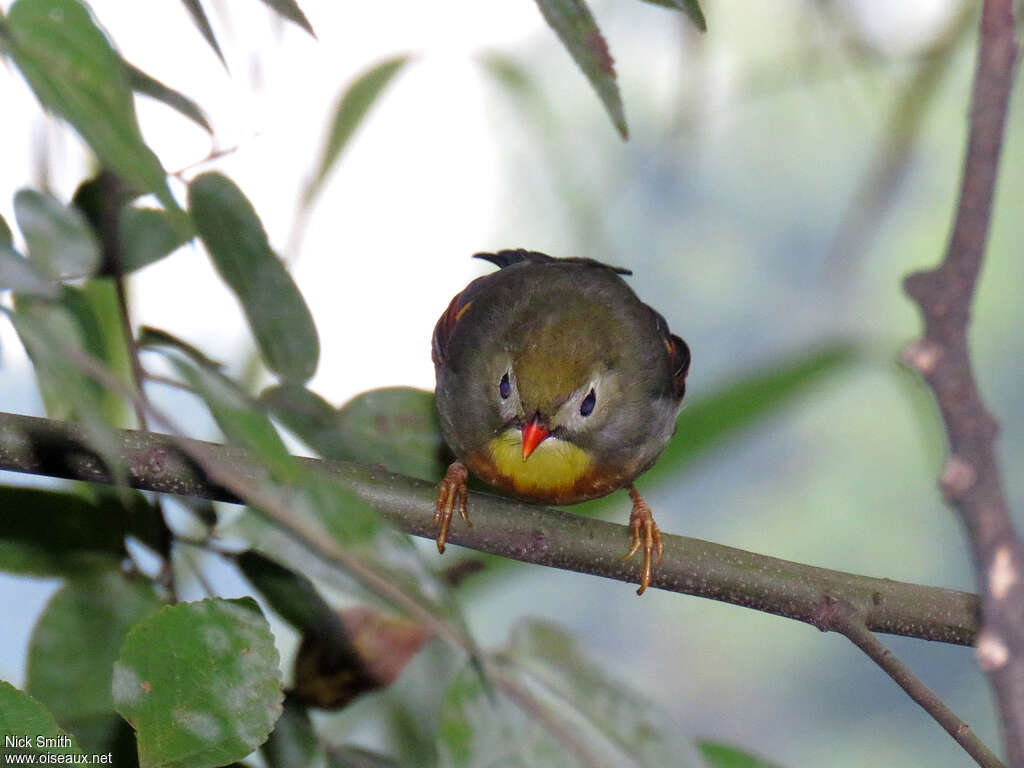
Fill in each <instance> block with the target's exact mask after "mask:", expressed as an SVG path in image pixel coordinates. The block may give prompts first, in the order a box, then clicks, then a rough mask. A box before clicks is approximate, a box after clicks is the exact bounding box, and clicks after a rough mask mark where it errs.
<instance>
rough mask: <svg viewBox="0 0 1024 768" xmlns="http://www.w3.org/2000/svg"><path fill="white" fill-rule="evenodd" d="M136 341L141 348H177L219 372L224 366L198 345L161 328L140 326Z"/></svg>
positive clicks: (195, 361) (198, 363) (201, 364)
mask: <svg viewBox="0 0 1024 768" xmlns="http://www.w3.org/2000/svg"><path fill="white" fill-rule="evenodd" d="M135 343H136V345H137V346H138V347H140V348H142V347H146V348H149V349H160V348H164V349H169V350H176V351H178V352H180V353H181V354H183V355H184V356H185V357H187V358H188V359H190V360H191V361H192V362H194V363H195V364H196V365H200V366H203V367H204V368H212V369H213V370H215V371H218V372H219V371H221V370H222V369H223V368H224V364H223V363H219V362H217V361H216V360H212V359H210V358H209V357H207V356H206V355H204V354H203V353H202V351H201V350H200V349H198V348H197V347H194V346H192V345H191V344H189V343H188V342H187V341H184V340H183V339H179V338H178V337H177V336H175V335H174V334H172V333H168V332H167V331H164V330H162V329H160V328H153V327H152V326H149V325H144V326H142V327H141V328H139V336H138V338H137V339H136V341H135Z"/></svg>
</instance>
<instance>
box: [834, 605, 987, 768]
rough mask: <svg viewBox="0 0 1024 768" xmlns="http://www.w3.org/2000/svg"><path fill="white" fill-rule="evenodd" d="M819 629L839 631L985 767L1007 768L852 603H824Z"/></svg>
mask: <svg viewBox="0 0 1024 768" xmlns="http://www.w3.org/2000/svg"><path fill="white" fill-rule="evenodd" d="M819 628H820V629H821V630H822V631H823V632H838V633H839V634H841V635H845V636H846V638H847V639H849V641H850V642H851V643H853V644H854V645H856V646H857V647H858V648H860V649H861V650H862V651H864V653H866V654H867V655H868V657H869V658H870V659H871V660H872V661H873V662H875V663H876V664H877V665H878V666H880V667H881V668H882V670H883V671H884V672H885V673H886V674H887V675H889V677H891V678H892V679H893V681H894V682H895V683H896V684H897V685H898V686H899V687H900V688H902V689H903V690H904V691H905V692H906V693H907V695H908V696H910V698H912V699H913V700H914V701H916V702H917V703H918V704H919V705H920V706H921V708H922V709H923V710H924V711H925V712H927V713H928V714H929V715H931V716H932V718H933V719H934V720H935V722H937V723H938V724H939V725H941V726H942V727H943V728H944V729H945V730H946V732H947V733H948V734H949V735H950V736H952V737H953V739H954V740H955V741H956V743H957V744H959V745H960V746H961V747H963V748H964V750H965V751H966V752H967V754H969V755H970V756H971V757H973V758H974V761H975V762H976V763H977V764H978V765H980V766H982V768H1005V766H1004V765H1003V762H1002V761H1001V760H1000V759H999V758H998V757H997V756H996V755H995V754H994V753H993V752H992V750H990V749H989V748H988V747H986V746H985V744H984V742H982V741H981V739H979V738H978V736H977V734H975V733H974V731H972V730H971V727H970V726H969V725H967V723H965V722H964V721H963V720H961V719H960V718H959V717H957V716H956V713H955V712H953V710H951V709H950V708H949V707H947V706H946V705H945V704H944V703H943V701H942V699H940V698H939V697H938V696H937V695H936V694H935V692H934V691H933V690H931V689H930V688H929V687H928V686H927V685H925V684H924V683H923V682H922V681H921V680H920V679H919V678H918V677H917V676H916V675H915V674H914V673H913V672H911V671H910V669H909V668H908V667H907V666H906V665H905V664H904V663H903V662H902V661H900V660H899V658H898V657H897V656H896V654H894V653H893V652H892V651H890V650H889V649H888V648H886V647H885V646H884V645H882V643H881V642H879V640H878V638H877V637H875V635H874V634H873V633H872V632H871V630H869V629H868V628H867V625H866V624H865V623H864V615H863V614H862V613H861V612H860V611H858V610H857V609H856V608H854V607H853V606H852V605H851V604H850V603H847V602H845V601H843V600H836V599H834V598H829V599H826V600H825V601H824V602H823V603H822V610H821V618H820V624H819Z"/></svg>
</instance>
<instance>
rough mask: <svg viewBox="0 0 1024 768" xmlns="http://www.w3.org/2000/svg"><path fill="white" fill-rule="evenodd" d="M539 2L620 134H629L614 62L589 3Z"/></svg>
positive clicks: (571, 0)
mask: <svg viewBox="0 0 1024 768" xmlns="http://www.w3.org/2000/svg"><path fill="white" fill-rule="evenodd" d="M537 5H538V6H539V7H540V12H541V14H542V15H543V16H544V20H545V21H547V23H548V24H549V25H550V26H551V28H552V29H553V30H555V34H557V35H558V38H559V39H560V40H561V41H562V45H564V46H565V48H566V50H568V51H569V55H571V56H572V58H573V60H574V61H575V62H576V64H577V66H578V67H579V68H580V69H581V70H583V74H584V75H586V76H587V80H589V81H590V84H591V86H593V88H594V90H595V91H596V92H597V95H598V98H600V99H601V103H602V104H604V108H605V110H606V111H607V112H608V116H609V117H610V118H611V120H612V124H613V125H614V126H615V129H616V130H617V131H618V132H619V135H620V136H622V138H623V139H626V138H629V129H628V128H627V127H626V114H625V112H623V109H622V98H621V96H620V95H619V86H618V84H617V83H616V82H615V64H614V61H613V59H612V56H611V53H609V51H608V43H607V42H605V39H604V36H603V35H602V34H601V30H600V29H598V27H597V22H596V21H595V20H594V16H593V14H592V13H591V12H590V9H589V8H588V7H587V5H586V3H584V2H583V0H537Z"/></svg>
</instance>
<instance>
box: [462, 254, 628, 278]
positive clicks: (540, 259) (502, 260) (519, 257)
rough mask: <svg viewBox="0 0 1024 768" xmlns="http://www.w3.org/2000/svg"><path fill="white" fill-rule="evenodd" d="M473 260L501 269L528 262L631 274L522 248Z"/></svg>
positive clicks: (474, 255)
mask: <svg viewBox="0 0 1024 768" xmlns="http://www.w3.org/2000/svg"><path fill="white" fill-rule="evenodd" d="M473 258H474V259H483V260H484V261H489V262H491V264H494V265H495V266H497V267H500V268H501V269H504V268H505V267H510V266H512V265H513V264H521V263H522V262H530V263H531V264H558V263H564V264H582V265H584V266H587V267H601V268H602V269H610V270H611V271H612V272H614V273H615V274H617V275H632V274H633V272H632V271H631V270H628V269H623V268H622V267H613V266H611V265H610V264H602V263H601V262H600V261H595V260H594V259H578V258H570V259H556V258H555V257H553V256H548V255H547V254H546V253H541V252H540V251H527V250H526V249H524V248H517V249H515V250H509V251H498V252H497V253H474V254H473Z"/></svg>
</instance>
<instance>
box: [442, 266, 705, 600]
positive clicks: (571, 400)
mask: <svg viewBox="0 0 1024 768" xmlns="http://www.w3.org/2000/svg"><path fill="white" fill-rule="evenodd" d="M474 258H478V259H483V260H485V261H488V262H490V263H492V264H494V265H495V266H497V267H498V268H499V269H498V271H496V272H491V273H489V274H487V275H484V276H482V277H479V278H477V279H475V280H473V281H472V282H471V283H469V284H468V285H467V286H466V287H465V288H464V289H463V290H462V291H461V292H460V293H458V294H457V295H456V296H455V297H454V298H453V299H452V300H451V302H450V303H449V304H448V307H447V309H446V310H445V311H444V313H443V314H442V315H441V317H440V318H439V319H438V321H437V324H436V326H435V327H434V333H433V338H432V340H431V358H432V360H433V363H434V369H435V374H436V379H437V386H436V390H435V400H436V404H437V411H438V416H439V421H440V426H441V432H442V435H443V437H444V439H445V442H446V443H447V444H448V446H449V448H450V449H451V451H452V453H453V454H454V457H455V461H453V462H452V463H451V465H450V466H449V467H448V470H447V472H446V473H445V476H444V478H443V479H442V480H441V483H440V485H439V488H438V495H437V502H436V504H435V509H434V526H435V529H436V531H437V539H436V541H437V548H438V551H439V552H441V553H442V554H443V553H444V550H445V543H446V541H447V539H448V532H449V529H450V525H451V520H452V517H453V515H454V514H455V512H456V511H457V512H458V514H459V516H460V517H461V518H462V520H463V521H464V522H465V524H466V525H472V523H471V522H470V520H469V515H468V511H467V492H466V483H467V480H468V479H469V474H470V473H472V474H473V475H475V476H476V477H478V478H480V479H481V480H483V481H484V482H486V483H488V484H489V485H491V486H493V487H495V488H497V489H498V490H500V491H502V492H504V493H505V494H508V495H511V496H513V497H515V498H518V499H521V500H524V501H528V502H535V503H540V504H553V505H558V506H563V505H572V504H577V503H580V502H583V501H587V500H589V499H595V498H599V497H601V496H606V495H608V494H610V493H612V492H614V491H617V490H619V489H623V488H624V489H626V490H627V491H628V492H629V496H630V498H631V499H632V503H633V506H632V511H631V513H630V519H629V526H630V529H631V542H630V546H629V550H628V551H627V552H626V554H625V555H624V556H623V558H622V559H623V560H628V559H630V558H631V557H632V556H633V555H635V554H636V553H637V552H638V551H639V550H640V549H641V548H642V550H643V564H642V567H641V571H640V576H639V583H640V586H639V589H638V590H637V594H641V595H642V594H643V593H644V591H645V590H646V589H647V587H648V586H649V585H650V583H651V578H652V575H653V571H654V566H655V563H656V562H657V563H659V564H660V562H661V558H662V555H663V553H664V544H663V542H662V538H661V531H660V529H659V528H658V525H657V524H656V523H655V522H654V516H653V514H652V512H651V508H650V506H649V505H648V504H647V503H646V502H645V501H644V500H643V498H642V497H641V496H640V494H639V493H638V492H637V490H636V488H635V487H634V485H633V481H634V480H635V479H636V478H637V477H639V476H640V475H641V474H643V473H644V472H646V471H647V470H648V469H650V467H651V466H652V465H653V464H654V462H655V461H656V460H657V458H658V456H659V455H660V454H661V452H662V451H663V450H664V448H665V446H666V445H667V444H668V441H669V439H670V438H671V437H672V435H673V434H674V432H675V429H676V419H677V416H678V414H679V410H680V407H681V405H682V402H683V396H684V395H685V393H686V376H687V373H688V372H689V367H690V348H689V347H688V346H687V344H686V342H684V341H683V340H682V339H681V338H679V337H678V336H676V335H675V334H673V333H671V332H670V331H669V328H668V325H667V323H666V322H665V319H664V318H663V317H662V316H661V315H660V314H659V313H658V312H656V311H655V310H654V309H652V308H651V307H649V306H648V305H647V304H644V303H643V302H642V301H641V300H640V299H639V298H638V297H637V296H636V294H635V293H634V292H633V290H632V288H630V287H629V285H628V284H627V283H626V281H625V280H623V278H622V276H623V275H631V274H632V272H631V271H630V270H628V269H622V268H620V267H613V266H609V265H607V264H603V263H601V262H599V261H596V260H593V259H589V258H576V257H573V258H554V257H552V256H548V255H546V254H544V253H540V252H538V251H528V250H525V249H515V250H502V251H498V252H496V253H477V254H474ZM655 558H656V560H655Z"/></svg>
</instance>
